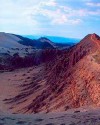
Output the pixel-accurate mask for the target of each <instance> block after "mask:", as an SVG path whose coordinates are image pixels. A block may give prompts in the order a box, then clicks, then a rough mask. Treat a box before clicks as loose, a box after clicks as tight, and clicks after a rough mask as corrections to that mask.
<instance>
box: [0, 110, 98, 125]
mask: <svg viewBox="0 0 100 125" xmlns="http://www.w3.org/2000/svg"><path fill="white" fill-rule="evenodd" d="M77 111H79V110H78V109H77ZM80 111H81V110H80ZM0 125H100V109H94V110H93V109H92V110H88V111H86V110H85V111H81V112H73V111H68V112H62V113H49V114H36V115H21V114H4V113H0Z"/></svg>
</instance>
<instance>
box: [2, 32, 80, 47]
mask: <svg viewBox="0 0 100 125" xmlns="http://www.w3.org/2000/svg"><path fill="white" fill-rule="evenodd" d="M49 38H50V39H49ZM76 41H77V42H78V40H76V39H68V38H61V37H40V38H36V37H35V38H34V39H32V37H29V36H26V37H25V36H21V35H16V34H10V33H4V32H1V33H0V47H4V48H25V47H26V46H27V47H29V46H31V47H33V48H34V49H56V48H57V49H58V48H59V49H63V48H69V47H71V46H73V45H74V44H76Z"/></svg>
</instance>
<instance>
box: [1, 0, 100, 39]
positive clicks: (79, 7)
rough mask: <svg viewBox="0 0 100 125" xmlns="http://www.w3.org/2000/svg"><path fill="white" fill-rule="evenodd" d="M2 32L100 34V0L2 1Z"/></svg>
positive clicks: (67, 35) (61, 34) (59, 34)
mask: <svg viewBox="0 0 100 125" xmlns="http://www.w3.org/2000/svg"><path fill="white" fill-rule="evenodd" d="M0 32H8V33H15V34H21V35H26V34H27V35H30V34H31V35H32V34H33V35H35V34H36V35H38V34H39V35H42V36H43V35H49V36H52V35H53V36H64V37H73V38H83V37H84V36H85V35H87V34H89V33H97V34H98V35H100V0H0Z"/></svg>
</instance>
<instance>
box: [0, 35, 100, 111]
mask: <svg viewBox="0 0 100 125" xmlns="http://www.w3.org/2000/svg"><path fill="white" fill-rule="evenodd" d="M46 59H47V58H46ZM0 79H1V82H0V83H1V84H0V85H1V86H2V87H3V85H4V84H5V89H4V90H5V91H3V93H5V92H6V91H7V92H8V93H9V94H8V95H6V94H3V95H4V96H2V93H1V97H2V98H1V104H2V105H1V106H2V108H5V107H6V109H9V111H11V112H13V113H38V112H52V111H65V110H68V109H72V108H79V107H83V106H85V107H90V106H92V107H99V106H100V37H99V36H98V35H96V34H89V35H87V36H86V37H85V38H84V39H82V40H81V41H80V43H78V44H77V45H75V46H73V47H72V48H70V49H68V50H66V51H64V52H62V53H61V52H60V54H57V55H56V56H55V58H53V59H51V60H49V61H46V62H44V63H42V64H40V65H38V66H33V67H30V68H23V69H17V70H14V71H12V72H10V73H9V72H4V73H2V74H0ZM7 85H8V86H9V87H7ZM0 88H1V87H0ZM2 108H1V109H2Z"/></svg>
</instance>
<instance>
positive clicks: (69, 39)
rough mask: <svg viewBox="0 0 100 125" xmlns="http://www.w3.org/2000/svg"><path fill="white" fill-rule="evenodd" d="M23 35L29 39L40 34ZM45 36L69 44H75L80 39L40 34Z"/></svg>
mask: <svg viewBox="0 0 100 125" xmlns="http://www.w3.org/2000/svg"><path fill="white" fill-rule="evenodd" d="M24 37H27V38H29V39H39V38H40V37H41V36H39V35H25V36H24ZM42 37H46V38H48V39H49V40H51V41H52V42H54V43H60V44H69V43H73V44H76V43H78V42H79V41H80V39H78V38H66V37H59V36H42Z"/></svg>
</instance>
